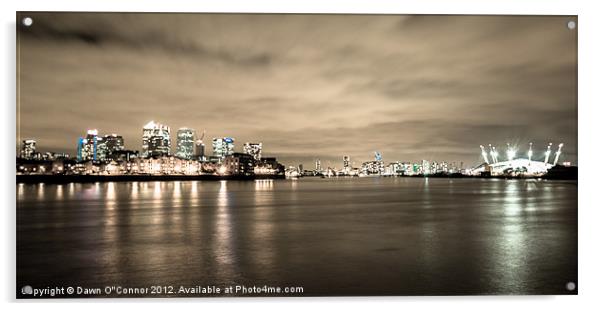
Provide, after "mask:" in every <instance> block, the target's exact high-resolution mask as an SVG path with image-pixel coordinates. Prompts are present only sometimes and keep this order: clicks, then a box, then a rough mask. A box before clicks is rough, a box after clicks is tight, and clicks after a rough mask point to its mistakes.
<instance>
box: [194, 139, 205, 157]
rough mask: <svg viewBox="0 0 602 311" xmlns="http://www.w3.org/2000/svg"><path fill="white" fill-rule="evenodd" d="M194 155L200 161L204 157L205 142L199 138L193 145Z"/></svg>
mask: <svg viewBox="0 0 602 311" xmlns="http://www.w3.org/2000/svg"><path fill="white" fill-rule="evenodd" d="M194 157H195V158H196V159H197V160H201V161H202V160H204V159H205V144H204V143H203V141H202V140H200V139H199V140H197V141H196V143H195V145H194Z"/></svg>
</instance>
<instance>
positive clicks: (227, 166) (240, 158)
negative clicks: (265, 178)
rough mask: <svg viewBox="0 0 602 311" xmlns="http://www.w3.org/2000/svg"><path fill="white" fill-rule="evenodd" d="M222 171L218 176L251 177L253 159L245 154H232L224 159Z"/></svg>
mask: <svg viewBox="0 0 602 311" xmlns="http://www.w3.org/2000/svg"><path fill="white" fill-rule="evenodd" d="M222 165H223V169H222V170H221V171H220V170H218V173H219V174H228V175H237V176H252V175H254V174H255V170H254V169H255V159H254V158H253V156H252V155H250V154H246V153H238V152H236V153H233V154H232V155H229V156H226V158H225V159H224V163H223V164H222Z"/></svg>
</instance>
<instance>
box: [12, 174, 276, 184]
mask: <svg viewBox="0 0 602 311" xmlns="http://www.w3.org/2000/svg"><path fill="white" fill-rule="evenodd" d="M258 179H284V176H282V175H280V176H277V175H254V176H232V175H225V176H221V175H17V183H25V184H37V183H49V184H66V183H94V182H109V181H178V180H181V181H186V180H258Z"/></svg>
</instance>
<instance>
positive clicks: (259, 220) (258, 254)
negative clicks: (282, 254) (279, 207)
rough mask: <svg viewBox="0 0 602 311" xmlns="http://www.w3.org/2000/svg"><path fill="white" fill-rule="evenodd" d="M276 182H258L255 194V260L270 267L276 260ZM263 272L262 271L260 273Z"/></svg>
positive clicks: (253, 230)
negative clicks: (274, 216) (274, 242)
mask: <svg viewBox="0 0 602 311" xmlns="http://www.w3.org/2000/svg"><path fill="white" fill-rule="evenodd" d="M273 189H274V181H273V180H256V181H255V192H254V194H253V197H254V201H253V203H254V204H253V211H254V212H253V213H254V215H253V229H252V232H251V234H252V236H253V240H254V241H256V242H255V244H256V245H255V246H254V249H255V252H254V256H253V259H254V260H255V261H256V262H257V263H258V264H260V265H265V266H267V267H270V266H271V265H272V264H273V262H274V258H275V254H274V246H273V241H274V219H273V215H274V208H275V207H274V204H273V201H274V191H273ZM259 272H261V271H259Z"/></svg>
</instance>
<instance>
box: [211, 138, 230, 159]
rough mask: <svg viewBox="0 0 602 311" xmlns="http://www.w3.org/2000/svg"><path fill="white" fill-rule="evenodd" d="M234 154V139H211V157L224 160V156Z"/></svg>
mask: <svg viewBox="0 0 602 311" xmlns="http://www.w3.org/2000/svg"><path fill="white" fill-rule="evenodd" d="M233 153H234V138H231V137H221V138H214V139H213V155H214V156H215V157H219V158H222V159H223V158H225V157H226V156H229V155H232V154H233Z"/></svg>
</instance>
